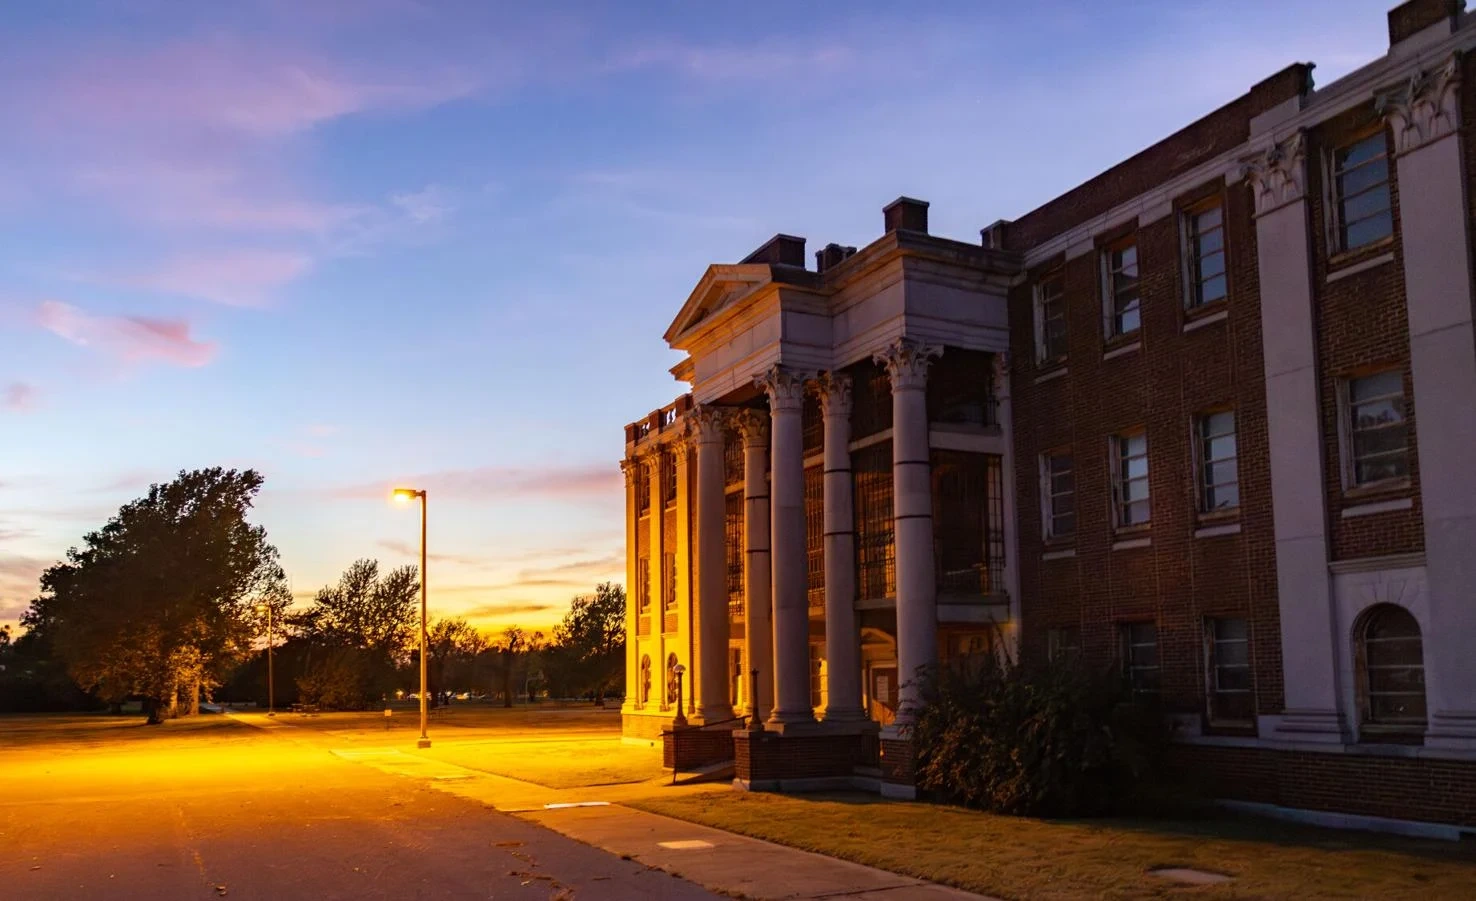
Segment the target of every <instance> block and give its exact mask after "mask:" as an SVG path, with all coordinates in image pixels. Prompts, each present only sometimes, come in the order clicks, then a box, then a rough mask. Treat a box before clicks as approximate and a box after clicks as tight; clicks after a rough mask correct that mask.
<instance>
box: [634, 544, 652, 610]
mask: <svg viewBox="0 0 1476 901" xmlns="http://www.w3.org/2000/svg"><path fill="white" fill-rule="evenodd" d="M636 610H637V611H639V612H641V613H648V612H650V610H651V558H650V557H641V558H639V559H637V560H636Z"/></svg>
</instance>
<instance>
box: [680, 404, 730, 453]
mask: <svg viewBox="0 0 1476 901" xmlns="http://www.w3.org/2000/svg"><path fill="white" fill-rule="evenodd" d="M682 421H683V423H684V425H683V435H684V436H685V438H686V440H687V441H688V442H689V443H691V444H693V445H697V444H722V443H723V427H724V426H725V425H727V421H728V413H727V411H726V410H724V409H722V408H721V407H714V406H712V405H710V404H703V405H701V406H698V407H695V408H693V409H692V410H691V411H690V412H688V413H687V415H686V416H684V417H682Z"/></svg>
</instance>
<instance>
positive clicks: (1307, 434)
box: [1245, 132, 1346, 743]
mask: <svg viewBox="0 0 1476 901" xmlns="http://www.w3.org/2000/svg"><path fill="white" fill-rule="evenodd" d="M1245 164H1246V165H1245V177H1246V181H1247V182H1248V184H1249V185H1250V189H1251V193H1252V195H1253V197H1254V200H1255V210H1256V246H1257V265H1258V267H1259V273H1260V286H1261V341H1262V344H1263V350H1264V357H1265V373H1266V408H1267V420H1268V421H1267V430H1268V432H1269V438H1270V449H1271V498H1272V521H1273V528H1274V530H1275V540H1276V591H1277V597H1278V599H1279V603H1280V610H1281V657H1282V671H1283V674H1284V680H1285V681H1284V690H1285V709H1284V711H1283V713H1282V715H1281V716H1280V717H1279V718H1277V719H1276V721H1275V724H1274V729H1275V731H1276V733H1277V734H1278V737H1281V738H1286V739H1292V740H1298V741H1323V742H1330V743H1340V742H1342V741H1343V740H1344V737H1345V733H1346V727H1345V718H1344V714H1343V710H1342V706H1341V698H1342V696H1343V693H1342V692H1341V691H1340V688H1339V677H1338V665H1337V660H1338V645H1337V635H1336V634H1335V631H1334V627H1333V622H1334V617H1333V603H1332V585H1331V581H1330V579H1329V577H1328V568H1327V564H1328V536H1327V502H1326V498H1325V497H1324V496H1323V490H1322V474H1323V471H1324V459H1323V448H1322V435H1321V422H1322V416H1321V406H1320V401H1319V394H1318V390H1317V375H1318V374H1317V339H1316V330H1315V328H1314V323H1313V318H1312V256H1311V254H1312V250H1311V234H1310V231H1309V230H1308V207H1307V197H1306V182H1307V179H1306V162H1305V160H1304V141H1303V135H1302V134H1301V132H1297V133H1294V134H1292V135H1291V136H1289V137H1287V138H1285V139H1284V140H1282V141H1281V142H1279V143H1273V144H1272V145H1271V146H1269V147H1267V149H1266V151H1265V152H1263V153H1261V154H1259V155H1257V156H1255V157H1252V158H1250V159H1247V160H1245Z"/></svg>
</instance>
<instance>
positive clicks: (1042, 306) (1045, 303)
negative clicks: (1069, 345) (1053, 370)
mask: <svg viewBox="0 0 1476 901" xmlns="http://www.w3.org/2000/svg"><path fill="white" fill-rule="evenodd" d="M1062 282H1063V279H1062V278H1061V273H1059V272H1053V273H1051V274H1050V275H1047V276H1045V277H1043V278H1042V279H1041V280H1040V281H1039V282H1038V283H1037V284H1036V286H1035V360H1036V362H1037V363H1051V362H1054V361H1056V360H1064V359H1065V358H1066V296H1065V292H1064V290H1063V287H1062Z"/></svg>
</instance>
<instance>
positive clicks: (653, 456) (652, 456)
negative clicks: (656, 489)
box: [636, 450, 661, 480]
mask: <svg viewBox="0 0 1476 901" xmlns="http://www.w3.org/2000/svg"><path fill="white" fill-rule="evenodd" d="M636 460H637V461H639V463H640V464H641V466H643V467H645V470H646V478H648V479H653V480H657V479H660V478H661V451H660V450H652V451H648V452H646V453H644V454H641V455H640V456H639V457H637V458H636Z"/></svg>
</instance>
